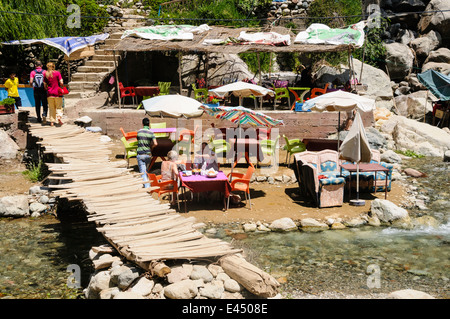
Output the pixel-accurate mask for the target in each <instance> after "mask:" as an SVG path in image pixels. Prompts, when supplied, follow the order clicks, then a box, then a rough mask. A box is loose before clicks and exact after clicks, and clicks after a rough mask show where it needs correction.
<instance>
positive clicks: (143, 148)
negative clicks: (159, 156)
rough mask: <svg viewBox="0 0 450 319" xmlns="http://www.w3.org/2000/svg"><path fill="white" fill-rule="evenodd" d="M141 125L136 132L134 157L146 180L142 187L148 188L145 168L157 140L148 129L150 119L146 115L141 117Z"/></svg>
mask: <svg viewBox="0 0 450 319" xmlns="http://www.w3.org/2000/svg"><path fill="white" fill-rule="evenodd" d="M142 125H143V128H141V129H140V130H139V131H138V133H137V141H138V147H137V156H136V159H137V162H138V167H139V172H140V173H141V174H142V178H143V179H144V182H147V183H145V184H144V187H145V188H148V187H150V183H148V176H147V168H148V166H149V164H150V161H151V159H152V148H153V147H155V146H157V145H158V142H157V141H156V137H155V134H153V132H152V131H150V120H149V119H148V118H147V117H144V118H143V119H142Z"/></svg>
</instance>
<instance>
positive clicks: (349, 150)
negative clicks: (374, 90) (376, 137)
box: [339, 112, 372, 206]
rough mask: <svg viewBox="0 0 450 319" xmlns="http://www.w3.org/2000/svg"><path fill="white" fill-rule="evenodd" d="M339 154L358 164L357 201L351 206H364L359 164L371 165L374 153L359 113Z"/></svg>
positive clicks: (342, 157)
mask: <svg viewBox="0 0 450 319" xmlns="http://www.w3.org/2000/svg"><path fill="white" fill-rule="evenodd" d="M339 152H340V158H341V159H345V160H348V161H351V162H356V200H350V204H353V205H358V206H360V205H364V201H363V200H360V199H359V163H360V162H367V163H369V162H370V160H371V159H372V152H371V151H370V145H369V141H368V139H367V136H366V131H365V130H364V124H363V122H362V119H361V115H359V112H356V114H355V121H354V122H353V124H352V126H351V128H350V130H349V132H348V134H347V136H346V137H345V139H344V141H343V142H342V145H341V147H340V148H339Z"/></svg>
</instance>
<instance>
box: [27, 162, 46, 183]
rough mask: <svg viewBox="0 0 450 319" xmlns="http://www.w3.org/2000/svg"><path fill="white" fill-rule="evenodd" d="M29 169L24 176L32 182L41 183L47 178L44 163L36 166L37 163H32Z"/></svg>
mask: <svg viewBox="0 0 450 319" xmlns="http://www.w3.org/2000/svg"><path fill="white" fill-rule="evenodd" d="M27 167H28V169H27V170H26V171H23V172H22V174H23V175H24V176H25V177H26V178H28V179H29V180H30V181H32V182H34V183H35V182H40V181H42V180H43V179H44V177H45V169H44V165H43V163H42V161H39V163H38V164H37V165H36V164H35V163H30V164H28V165H27Z"/></svg>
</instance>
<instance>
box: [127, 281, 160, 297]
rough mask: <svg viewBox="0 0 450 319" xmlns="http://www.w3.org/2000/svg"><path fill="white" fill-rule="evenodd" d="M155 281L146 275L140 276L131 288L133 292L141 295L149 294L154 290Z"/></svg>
mask: <svg viewBox="0 0 450 319" xmlns="http://www.w3.org/2000/svg"><path fill="white" fill-rule="evenodd" d="M154 285H155V282H154V281H153V280H149V279H147V278H145V277H142V278H139V280H138V281H137V283H136V284H135V285H134V286H133V287H132V288H131V290H130V291H131V292H134V293H136V294H139V295H141V296H144V297H145V296H147V295H149V294H150V293H151V292H152V289H153V286H154Z"/></svg>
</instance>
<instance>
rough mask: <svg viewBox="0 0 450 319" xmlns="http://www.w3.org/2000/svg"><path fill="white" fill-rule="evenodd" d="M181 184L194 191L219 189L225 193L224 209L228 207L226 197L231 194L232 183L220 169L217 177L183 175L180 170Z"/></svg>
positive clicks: (201, 191)
mask: <svg viewBox="0 0 450 319" xmlns="http://www.w3.org/2000/svg"><path fill="white" fill-rule="evenodd" d="M180 180H181V186H183V187H186V188H188V189H189V190H190V191H191V192H192V193H203V192H210V191H219V192H221V193H223V194H224V200H223V204H224V209H226V207H227V205H226V198H228V196H230V192H231V184H230V182H229V181H228V178H227V176H226V175H225V173H224V172H222V171H219V172H218V173H217V176H216V177H208V176H206V175H205V176H203V175H200V174H199V175H194V174H192V175H191V176H183V173H181V172H180ZM184 210H185V212H187V210H186V201H185V202H184Z"/></svg>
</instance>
